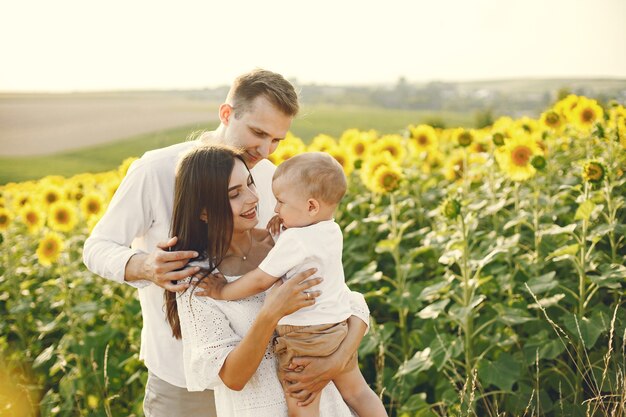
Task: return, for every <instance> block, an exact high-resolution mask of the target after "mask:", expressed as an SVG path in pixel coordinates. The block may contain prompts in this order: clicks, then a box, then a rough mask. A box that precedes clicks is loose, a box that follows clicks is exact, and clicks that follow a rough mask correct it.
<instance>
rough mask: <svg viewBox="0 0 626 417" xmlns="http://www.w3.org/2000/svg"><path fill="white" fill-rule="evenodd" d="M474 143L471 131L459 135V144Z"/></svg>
mask: <svg viewBox="0 0 626 417" xmlns="http://www.w3.org/2000/svg"><path fill="white" fill-rule="evenodd" d="M471 143H472V135H471V133H469V132H463V133H461V134H460V135H459V145H461V146H468V145H469V144H471Z"/></svg>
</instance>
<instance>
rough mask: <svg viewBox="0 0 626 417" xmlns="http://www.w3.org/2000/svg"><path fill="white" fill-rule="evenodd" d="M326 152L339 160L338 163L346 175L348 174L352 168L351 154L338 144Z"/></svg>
mask: <svg viewBox="0 0 626 417" xmlns="http://www.w3.org/2000/svg"><path fill="white" fill-rule="evenodd" d="M327 152H328V154H329V155H330V156H332V157H333V158H335V160H336V161H337V162H339V165H341V167H342V168H343V172H344V173H345V174H346V177H347V176H349V175H350V173H351V172H352V171H353V170H354V160H353V159H352V155H351V154H350V153H349V152H347V151H346V150H345V149H343V148H340V147H339V146H335V147H334V148H331V149H329V150H328V151H327Z"/></svg>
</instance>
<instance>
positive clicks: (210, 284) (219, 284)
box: [195, 272, 228, 300]
mask: <svg viewBox="0 0 626 417" xmlns="http://www.w3.org/2000/svg"><path fill="white" fill-rule="evenodd" d="M200 274H201V273H199V274H196V275H195V277H198V275H200ZM199 278H200V277H199ZM226 284H228V281H226V278H224V275H222V274H221V273H219V272H216V273H214V274H208V275H207V276H206V278H204V279H202V278H200V280H199V281H198V287H199V288H202V291H197V292H196V293H195V295H196V296H198V297H211V298H213V299H214V300H221V299H222V289H223V288H224V286H225V285H226Z"/></svg>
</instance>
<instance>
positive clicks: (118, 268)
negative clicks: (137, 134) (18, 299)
mask: <svg viewBox="0 0 626 417" xmlns="http://www.w3.org/2000/svg"><path fill="white" fill-rule="evenodd" d="M139 161H141V160H139ZM139 161H135V162H133V164H132V165H131V167H130V168H129V170H128V173H127V174H126V176H125V177H124V179H123V180H122V182H121V184H120V186H119V187H118V189H117V191H116V192H115V194H114V195H113V198H112V199H111V203H110V204H109V206H108V208H107V210H106V212H105V213H104V215H103V216H102V218H101V219H100V221H99V222H98V224H97V225H96V227H95V228H94V229H93V232H92V233H91V235H90V236H89V238H87V240H86V241H85V245H84V247H83V262H84V263H85V265H86V266H87V268H88V269H89V270H90V271H91V272H93V273H95V274H98V275H100V276H102V277H104V278H107V279H110V280H113V281H117V282H120V283H127V284H129V285H132V286H133V287H137V288H140V287H144V286H146V285H149V284H150V282H149V281H143V280H142V281H134V282H127V281H125V280H124V274H125V270H126V264H127V263H128V260H129V259H130V258H131V256H133V255H135V254H137V253H141V251H140V250H137V249H132V248H131V247H130V245H131V243H132V241H133V239H135V238H136V237H137V236H142V235H144V234H145V233H146V231H147V230H148V228H149V227H150V225H151V224H152V206H151V203H150V195H151V194H152V193H151V192H150V187H151V186H152V185H151V183H152V181H151V176H150V175H149V173H148V172H147V169H146V166H145V164H144V165H142V164H140V163H139Z"/></svg>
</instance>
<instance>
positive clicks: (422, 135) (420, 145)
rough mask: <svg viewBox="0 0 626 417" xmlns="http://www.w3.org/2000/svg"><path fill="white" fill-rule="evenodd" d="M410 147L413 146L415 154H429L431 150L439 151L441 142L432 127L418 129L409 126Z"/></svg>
mask: <svg viewBox="0 0 626 417" xmlns="http://www.w3.org/2000/svg"><path fill="white" fill-rule="evenodd" d="M409 133H410V139H411V140H410V142H409V143H410V145H412V147H413V149H414V151H415V153H422V152H428V151H430V150H431V149H437V147H438V144H439V140H438V138H437V132H436V131H435V129H434V128H433V127H432V126H429V125H419V126H417V127H414V126H409Z"/></svg>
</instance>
